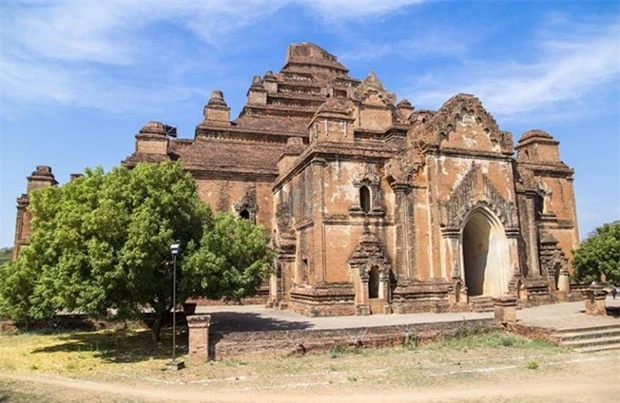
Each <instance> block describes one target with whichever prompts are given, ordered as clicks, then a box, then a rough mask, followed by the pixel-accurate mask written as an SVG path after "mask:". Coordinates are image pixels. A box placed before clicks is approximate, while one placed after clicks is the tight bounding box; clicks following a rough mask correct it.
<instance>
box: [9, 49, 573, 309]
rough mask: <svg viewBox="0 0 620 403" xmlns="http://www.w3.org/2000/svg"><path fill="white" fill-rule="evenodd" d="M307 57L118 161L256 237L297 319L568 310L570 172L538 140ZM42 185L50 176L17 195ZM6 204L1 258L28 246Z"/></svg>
mask: <svg viewBox="0 0 620 403" xmlns="http://www.w3.org/2000/svg"><path fill="white" fill-rule="evenodd" d="M396 101H397V99H396V96H395V94H394V93H392V92H390V91H388V90H387V89H386V88H385V87H384V86H383V84H382V83H381V81H380V80H379V78H378V77H377V76H376V75H375V73H374V72H372V71H371V72H370V73H369V74H368V76H367V77H366V78H364V79H363V80H360V79H357V78H353V77H351V76H349V72H348V69H347V68H346V67H345V66H343V65H342V64H341V63H340V62H338V60H337V58H336V57H335V56H334V55H332V54H330V53H328V52H327V51H325V50H324V49H321V48H320V47H318V46H316V45H314V44H311V43H300V44H293V45H290V46H289V48H288V50H287V52H286V60H285V64H284V66H283V67H282V69H281V70H280V71H279V72H277V73H273V72H272V71H267V72H266V73H265V74H264V75H263V76H255V77H254V78H253V79H252V83H251V85H250V87H249V89H248V92H247V103H246V104H245V106H244V107H243V110H242V111H241V113H240V114H239V116H238V117H237V118H236V119H234V120H231V117H230V108H229V107H228V105H227V104H226V101H225V99H224V95H223V94H222V92H221V91H218V90H215V91H213V92H212V93H211V99H209V101H208V103H207V105H206V106H205V108H204V119H203V120H202V121H201V122H200V123H199V124H198V125H197V126H196V131H195V136H194V138H193V139H181V138H177V136H176V129H175V128H173V127H170V126H167V125H165V124H162V123H159V122H149V123H147V124H146V125H145V126H144V127H143V128H142V129H141V130H140V131H139V133H138V134H137V135H136V147H135V151H134V153H133V154H131V155H130V156H129V157H128V158H126V159H125V160H124V161H123V162H122V163H123V164H124V165H125V166H128V167H131V166H134V165H135V164H137V163H139V162H143V161H149V162H159V161H167V160H172V161H178V162H180V163H181V164H182V166H183V167H184V169H186V170H187V171H189V172H190V173H191V174H192V175H193V177H194V178H195V180H196V183H197V186H198V190H199V194H200V197H201V198H202V200H204V201H205V202H206V203H208V204H210V205H211V207H212V208H213V209H214V210H218V211H228V212H232V213H234V214H238V215H239V216H241V217H243V218H246V219H249V220H252V221H254V222H256V223H257V224H260V225H262V226H263V227H264V228H265V230H266V231H267V232H268V233H269V234H271V238H272V242H273V248H274V249H275V250H276V252H277V256H278V259H277V264H276V267H275V268H274V273H273V274H272V275H271V278H270V279H269V280H268V281H267V280H266V282H265V287H264V295H265V302H267V303H268V304H269V305H270V306H272V307H274V308H278V309H289V310H293V311H295V312H298V313H301V314H304V315H310V316H323V315H355V314H358V315H367V314H378V313H381V314H383V313H408V312H425V311H427V312H428V311H430V312H443V311H466V310H476V309H477V308H479V307H480V306H484V304H485V301H488V300H490V298H492V297H495V296H503V295H506V294H512V295H514V296H516V297H517V298H518V300H519V303H520V304H522V305H529V304H537V303H545V302H553V301H555V300H564V299H566V298H570V296H571V284H570V280H569V275H570V272H571V270H572V268H571V266H570V264H569V262H570V258H571V249H572V248H574V247H576V246H578V242H579V236H578V229H577V215H576V209H575V196H574V189H573V170H572V169H571V168H570V167H569V166H567V165H566V164H565V163H564V162H562V161H561V160H560V154H559V142H558V141H556V140H555V139H554V138H553V137H552V136H551V135H550V134H548V133H546V132H544V131H542V130H531V131H528V132H526V133H524V134H523V135H522V136H521V138H520V139H519V141H518V142H517V144H516V145H515V144H514V141H513V137H512V134H511V133H509V132H506V131H503V130H501V129H500V128H499V126H498V125H497V123H496V121H495V119H494V118H493V117H492V116H491V114H490V113H489V112H487V111H486V110H485V109H484V107H483V106H482V104H481V102H480V100H479V99H478V98H476V97H475V96H473V95H468V94H458V95H455V96H454V97H452V98H450V99H448V100H447V101H446V102H445V103H444V104H443V105H442V106H441V107H440V108H439V110H437V111H430V110H416V109H415V108H414V107H413V105H412V104H411V103H410V102H409V101H408V100H406V99H401V100H400V101H398V102H396ZM55 183H56V181H55V179H54V176H53V175H52V172H51V169H50V168H49V167H43V166H41V167H38V168H37V170H36V171H35V172H33V174H32V175H31V176H30V177H29V178H28V191H30V190H31V189H34V188H37V187H41V186H49V185H53V184H55ZM27 207H28V194H24V195H22V197H20V198H19V199H18V216H17V228H16V237H15V239H16V240H15V254H17V253H19V249H20V247H22V246H23V245H26V244H27V242H28V235H29V229H30V215H29V212H28V209H27Z"/></svg>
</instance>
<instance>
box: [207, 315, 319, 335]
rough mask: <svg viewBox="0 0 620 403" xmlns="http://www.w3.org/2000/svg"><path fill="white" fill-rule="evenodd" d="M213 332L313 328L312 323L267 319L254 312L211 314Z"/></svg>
mask: <svg viewBox="0 0 620 403" xmlns="http://www.w3.org/2000/svg"><path fill="white" fill-rule="evenodd" d="M209 314H210V315H211V331H212V332H225V333H227V332H255V331H265V330H297V329H308V328H310V327H312V323H310V322H305V321H303V322H299V321H287V320H281V319H275V318H270V317H265V316H262V315H260V314H257V313H254V312H228V311H221V312H210V313H209Z"/></svg>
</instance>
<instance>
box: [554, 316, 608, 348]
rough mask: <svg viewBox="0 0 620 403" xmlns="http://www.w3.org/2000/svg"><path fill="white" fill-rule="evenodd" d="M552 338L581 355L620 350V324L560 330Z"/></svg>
mask: <svg viewBox="0 0 620 403" xmlns="http://www.w3.org/2000/svg"><path fill="white" fill-rule="evenodd" d="M552 337H553V338H555V339H557V340H558V341H559V343H558V344H559V345H560V346H563V347H567V348H570V349H572V350H575V351H577V352H581V353H590V352H594V351H610V350H620V323H618V324H606V325H594V326H583V327H573V328H564V329H558V330H556V331H555V332H553V333H552Z"/></svg>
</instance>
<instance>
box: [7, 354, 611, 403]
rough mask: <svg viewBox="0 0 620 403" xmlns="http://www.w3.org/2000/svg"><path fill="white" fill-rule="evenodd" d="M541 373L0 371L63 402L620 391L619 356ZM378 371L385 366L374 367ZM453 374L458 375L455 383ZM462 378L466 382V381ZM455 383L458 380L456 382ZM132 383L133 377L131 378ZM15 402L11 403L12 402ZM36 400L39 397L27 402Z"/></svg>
mask: <svg viewBox="0 0 620 403" xmlns="http://www.w3.org/2000/svg"><path fill="white" fill-rule="evenodd" d="M565 358H566V359H564V360H563V361H559V362H556V363H555V364H554V365H553V366H550V367H548V368H547V370H544V371H523V370H522V368H520V367H519V366H518V365H506V366H503V367H485V366H480V367H479V368H476V369H465V370H462V371H459V370H458V369H455V370H454V371H450V372H449V373H448V372H446V373H443V374H442V373H440V374H436V375H437V376H440V377H446V382H445V383H441V384H439V385H438V384H434V385H432V386H412V385H407V384H403V385H389V386H388V385H385V386H388V387H387V388H386V387H385V386H384V387H383V388H382V387H381V385H369V384H367V383H362V382H359V383H354V382H342V383H328V382H320V381H319V382H316V381H315V382H303V381H301V382H299V381H296V382H291V381H290V380H289V381H286V380H284V379H275V380H274V383H273V385H272V387H271V388H270V387H269V386H267V385H264V384H263V385H261V386H258V387H256V385H254V384H253V383H252V380H251V379H250V380H249V381H246V382H239V380H238V379H237V380H235V379H231V380H228V381H227V382H225V383H224V384H219V385H217V387H209V386H206V387H205V385H199V384H197V383H196V382H194V383H192V384H189V383H181V384H173V385H165V384H163V385H162V384H161V383H150V384H149V383H148V380H147V381H145V380H140V381H138V382H137V383H136V384H134V385H129V384H123V383H118V382H110V383H107V382H106V383H104V382H93V381H88V380H81V379H71V378H64V377H57V376H46V375H37V374H17V373H0V391H1V390H2V389H1V386H2V385H7V386H8V387H9V388H10V390H16V389H17V390H20V389H21V388H28V389H27V390H26V389H24V391H27V392H28V393H31V394H32V395H36V394H39V393H41V394H43V396H47V397H51V396H53V397H54V398H56V399H57V400H59V401H89V402H97V401H209V402H243V401H257V400H262V401H270V402H315V401H354V402H385V401H389V402H428V401H467V400H470V401H488V402H491V401H492V402H497V401H519V402H523V401H546V402H556V401H557V402H564V401H569V402H598V401H601V402H603V401H615V399H617V398H618V396H619V394H620V387H619V386H618V385H619V384H620V374H619V372H618V369H619V367H618V365H617V358H618V353H615V354H611V355H607V356H604V355H598V356H596V355H595V356H578V357H577V358H575V356H571V357H565ZM377 370H378V371H380V370H381V368H378V369H377ZM455 377H456V378H455ZM463 377H465V378H466V379H465V382H462V380H463V379H462V378H463ZM455 379H456V381H455ZM133 381H135V380H133ZM9 401H10V400H9ZM25 401H35V400H25Z"/></svg>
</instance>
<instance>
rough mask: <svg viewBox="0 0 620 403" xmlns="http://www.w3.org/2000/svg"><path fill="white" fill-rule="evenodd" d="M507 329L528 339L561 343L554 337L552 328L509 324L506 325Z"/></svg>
mask: <svg viewBox="0 0 620 403" xmlns="http://www.w3.org/2000/svg"><path fill="white" fill-rule="evenodd" d="M505 329H506V330H508V331H509V332H511V333H514V334H517V335H519V336H523V337H526V338H528V339H538V340H546V341H549V342H551V343H555V344H558V343H559V340H558V339H557V338H556V337H554V336H553V334H554V329H552V328H546V327H538V326H527V325H523V324H519V323H509V324H506V325H505Z"/></svg>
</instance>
